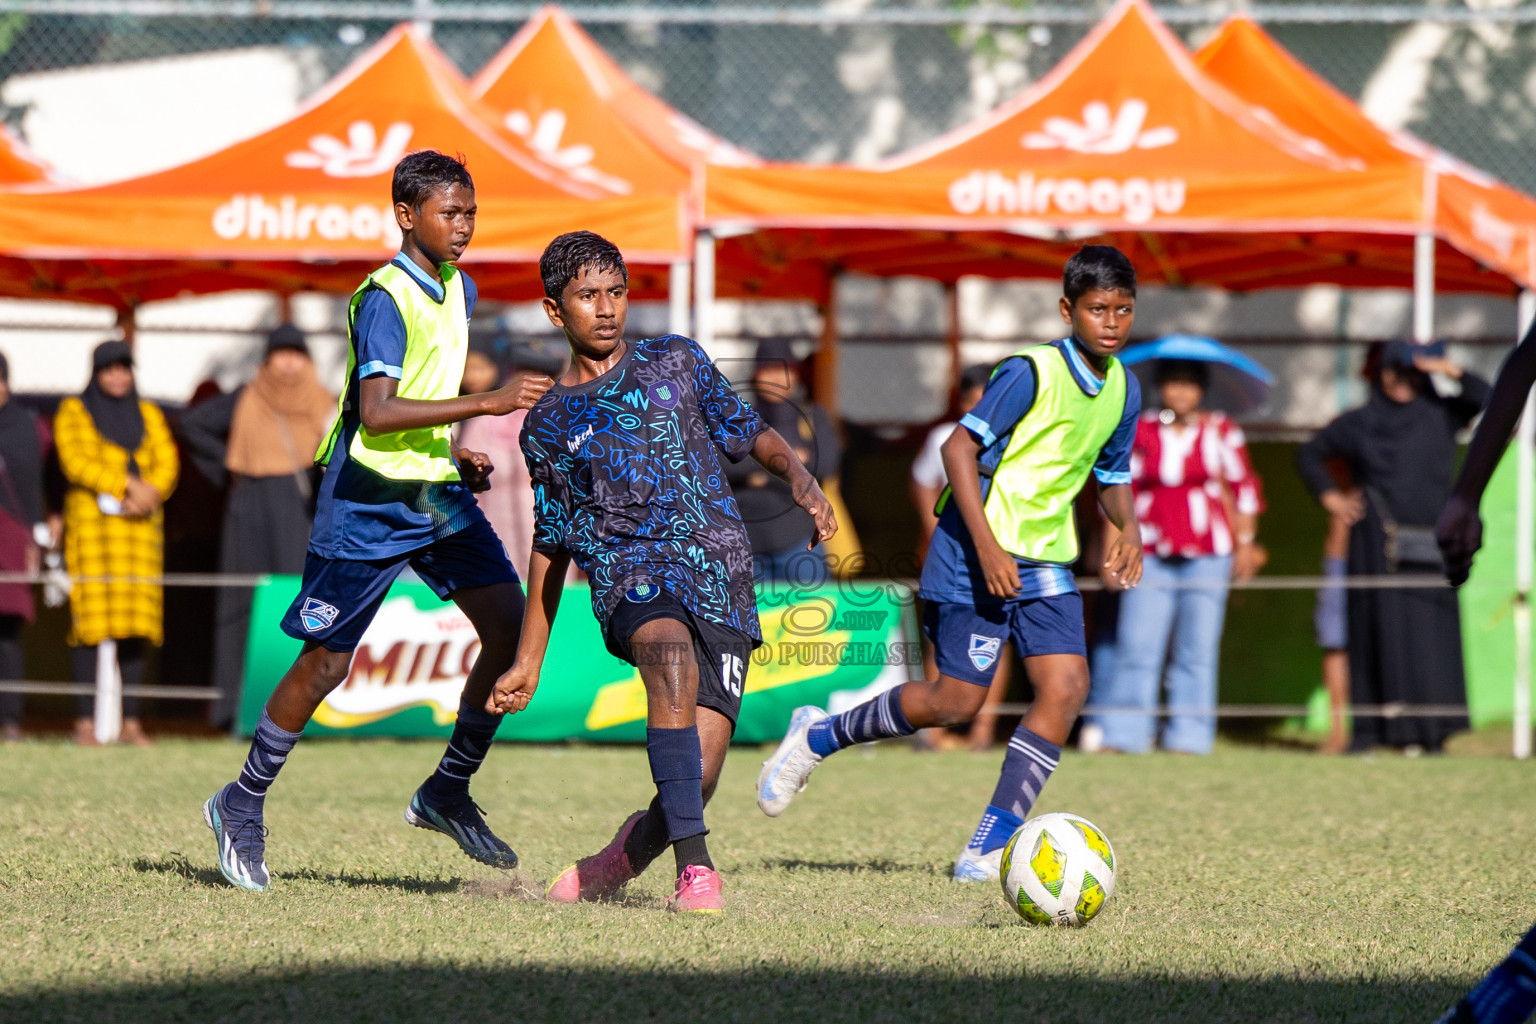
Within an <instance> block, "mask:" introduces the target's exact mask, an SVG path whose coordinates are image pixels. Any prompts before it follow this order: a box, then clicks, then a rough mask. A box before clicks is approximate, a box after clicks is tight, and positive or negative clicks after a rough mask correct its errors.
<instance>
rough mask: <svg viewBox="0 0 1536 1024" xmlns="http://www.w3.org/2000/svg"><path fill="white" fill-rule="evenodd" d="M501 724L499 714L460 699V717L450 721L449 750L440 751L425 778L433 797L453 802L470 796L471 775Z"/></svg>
mask: <svg viewBox="0 0 1536 1024" xmlns="http://www.w3.org/2000/svg"><path fill="white" fill-rule="evenodd" d="M500 725H501V716H500V715H493V714H491V713H490V712H489V711H487V710H485V709H484V708H482V707H477V706H475V705H473V704H471V703H470V702H469V701H467V700H460V701H459V717H458V719H457V720H456V721H455V722H454V724H453V736H452V737H451V738H450V739H449V740H448V749H447V750H445V751H444V752H443V759H442V760H441V761H440V762H439V763H438V765H437V771H435V772H433V773H432V775H431V777H430V778H428V779H427V788H428V789H429V790H431V792H432V795H433V796H435V797H437V798H438V799H440V800H446V801H453V802H457V801H461V800H466V799H468V798H469V780H470V777H471V776H472V775H474V774H475V772H477V771H479V770H480V765H481V763H482V762H484V761H485V755H486V754H488V753H489V752H490V749H491V741H492V740H494V739H495V738H496V730H497V728H499V727H500Z"/></svg>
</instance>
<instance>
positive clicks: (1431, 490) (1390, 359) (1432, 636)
mask: <svg viewBox="0 0 1536 1024" xmlns="http://www.w3.org/2000/svg"><path fill="white" fill-rule="evenodd" d="M1366 365H1367V374H1368V377H1369V379H1370V380H1371V381H1372V386H1371V396H1370V399H1369V400H1368V401H1367V402H1366V404H1365V405H1364V406H1363V407H1361V408H1359V409H1354V410H1352V411H1350V412H1347V413H1345V414H1344V415H1342V416H1340V417H1339V418H1338V419H1336V420H1334V421H1333V422H1332V423H1330V424H1328V426H1326V427H1324V428H1323V429H1322V430H1321V431H1320V432H1319V433H1318V434H1317V436H1316V437H1314V438H1313V439H1312V440H1311V441H1309V442H1307V443H1306V444H1305V445H1303V446H1302V448H1301V450H1300V451H1299V452H1298V453H1297V466H1298V468H1299V469H1300V471H1301V475H1302V478H1303V480H1305V481H1306V484H1307V487H1308V488H1309V489H1310V490H1311V491H1312V493H1313V494H1314V495H1315V496H1316V497H1317V499H1318V502H1319V503H1320V504H1321V505H1322V506H1323V508H1324V509H1326V510H1327V511H1328V512H1329V514H1330V515H1336V516H1341V517H1343V518H1344V519H1345V520H1346V521H1348V522H1349V523H1350V524H1351V527H1352V529H1351V530H1350V535H1349V574H1350V575H1351V576H1380V575H1383V574H1395V573H1400V572H1401V573H1434V572H1439V571H1440V560H1439V551H1438V549H1437V548H1436V546H1435V543H1434V536H1433V531H1432V529H1431V526H1432V524H1433V523H1434V522H1435V519H1436V517H1437V516H1439V514H1440V509H1441V507H1442V506H1443V505H1444V504H1445V501H1446V499H1447V498H1448V497H1450V493H1451V473H1452V471H1453V470H1454V468H1455V461H1456V432H1457V431H1459V430H1461V429H1462V428H1463V427H1465V426H1466V425H1467V424H1468V423H1470V422H1471V421H1472V419H1473V417H1475V416H1476V415H1477V414H1478V412H1479V410H1481V408H1482V406H1483V402H1484V401H1485V400H1486V399H1487V397H1488V391H1489V387H1488V383H1487V382H1486V381H1484V380H1483V379H1482V378H1480V377H1478V376H1476V375H1474V374H1472V373H1468V372H1466V371H1464V370H1463V369H1462V368H1461V367H1460V366H1458V365H1456V364H1455V363H1452V362H1451V361H1449V360H1447V359H1446V358H1444V356H1443V355H1440V354H1439V352H1438V351H1437V350H1436V349H1429V348H1417V347H1415V346H1412V345H1409V344H1408V343H1407V342H1402V341H1394V342H1388V343H1387V344H1386V345H1384V346H1380V347H1378V348H1377V349H1376V350H1375V351H1373V353H1372V354H1371V357H1370V358H1368V360H1367V364H1366ZM1431 373H1441V374H1444V375H1445V376H1447V377H1450V378H1452V379H1459V380H1460V381H1461V394H1460V395H1457V396H1454V397H1445V396H1442V395H1441V394H1439V392H1437V391H1436V390H1435V386H1434V384H1433V382H1431V381H1430V379H1429V376H1428V375H1429V374H1431ZM1330 459H1339V460H1340V461H1342V462H1343V463H1344V465H1345V466H1346V467H1347V468H1348V471H1349V476H1350V478H1351V479H1352V480H1353V481H1354V483H1355V486H1356V488H1357V489H1358V490H1357V492H1356V493H1354V494H1350V493H1348V492H1346V491H1343V490H1341V489H1340V488H1339V486H1338V485H1337V483H1336V482H1335V480H1334V478H1333V476H1332V474H1330V472H1329V468H1328V462H1329V460H1330ZM1389 539H1390V542H1389ZM1347 604H1348V609H1349V611H1348V616H1347V632H1348V636H1347V638H1346V639H1347V643H1348V650H1349V679H1350V696H1351V698H1352V700H1353V701H1354V702H1355V703H1356V704H1370V705H1380V704H1391V703H1398V702H1401V703H1404V704H1408V705H1424V704H1439V705H1455V706H1458V707H1460V706H1465V704H1466V701H1467V692H1466V675H1465V669H1464V666H1463V662H1462V651H1461V617H1460V614H1459V611H1458V607H1457V603H1456V594H1455V592H1454V591H1451V590H1394V589H1381V590H1360V589H1352V590H1350V591H1349V595H1348V602H1347ZM1466 727H1467V719H1466V716H1465V715H1462V714H1458V715H1446V716H1436V717H1416V716H1401V717H1391V718H1384V717H1381V716H1379V715H1361V714H1356V715H1355V716H1354V736H1353V738H1352V739H1351V741H1350V750H1352V751H1365V750H1370V749H1371V748H1372V747H1376V746H1380V745H1387V746H1393V747H1399V748H1402V749H1403V750H1404V751H1405V752H1406V753H1417V752H1419V751H1421V750H1423V751H1429V752H1438V751H1439V750H1440V749H1441V747H1442V746H1443V744H1444V743H1445V739H1446V737H1447V736H1449V735H1451V734H1452V733H1454V732H1457V731H1459V730H1461V729H1465V728H1466Z"/></svg>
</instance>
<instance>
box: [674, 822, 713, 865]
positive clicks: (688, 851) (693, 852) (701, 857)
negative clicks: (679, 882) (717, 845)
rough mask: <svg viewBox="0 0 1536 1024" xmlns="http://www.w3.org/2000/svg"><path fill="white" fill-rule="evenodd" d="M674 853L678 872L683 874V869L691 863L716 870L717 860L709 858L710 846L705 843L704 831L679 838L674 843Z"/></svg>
mask: <svg viewBox="0 0 1536 1024" xmlns="http://www.w3.org/2000/svg"><path fill="white" fill-rule="evenodd" d="M672 854H673V856H675V857H676V858H677V873H678V874H679V875H681V874H682V873H683V869H684V868H686V867H688V866H689V865H690V864H694V865H697V866H699V867H701V868H709V870H711V871H713V870H715V862H714V861H712V860H710V859H709V848H708V847H707V846H705V844H704V833H703V832H700V833H699V834H698V835H696V836H689V837H688V838H687V839H679V840H678V841H677V842H675V843H673V844H672Z"/></svg>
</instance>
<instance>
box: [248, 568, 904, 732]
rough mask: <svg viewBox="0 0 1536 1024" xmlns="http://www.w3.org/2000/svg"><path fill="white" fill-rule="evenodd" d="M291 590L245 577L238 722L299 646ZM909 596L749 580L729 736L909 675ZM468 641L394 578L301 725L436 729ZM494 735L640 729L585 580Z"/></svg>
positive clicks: (640, 714)
mask: <svg viewBox="0 0 1536 1024" xmlns="http://www.w3.org/2000/svg"><path fill="white" fill-rule="evenodd" d="M298 590H299V577H297V576H274V577H273V578H272V579H271V580H270V581H268V582H267V583H265V584H264V585H262V586H261V587H259V588H257V590H256V600H255V602H254V605H253V607H252V610H251V633H250V641H249V644H248V646H247V648H246V656H245V690H244V696H243V698H242V700H241V709H240V729H241V732H242V733H244V734H245V735H247V736H248V735H250V734H251V732H252V730H254V729H255V727H256V721H257V719H258V718H260V716H261V709H262V706H263V705H264V704H265V703H266V701H267V698H268V697H269V696H270V695H271V693H272V690H273V688H274V687H275V686H276V685H277V681H278V679H280V678H281V677H282V675H283V673H284V672H285V671H287V669H288V666H289V665H291V664H292V663H293V659H294V658H295V657H296V656H297V655H298V653H299V647H300V644H299V641H297V640H295V639H293V638H292V637H290V636H288V635H287V634H285V633H284V632H283V631H282V630H280V629H279V628H278V622H279V621H281V619H282V617H283V613H284V612H285V611H286V610H287V608H288V605H289V604H290V603H291V602H292V601H293V598H294V595H295V594H297V593H298ZM911 608H912V595H911V591H910V590H909V589H908V588H906V587H904V586H902V585H900V584H896V583H890V582H880V581H873V580H858V581H851V582H847V583H843V584H841V585H839V586H835V587H826V588H821V589H814V590H806V589H795V590H793V591H788V590H784V591H779V590H774V589H771V588H759V590H758V611H759V617H760V619H761V621H762V628H763V640H764V643H763V646H762V647H760V648H758V650H757V651H756V653H755V654H754V656H753V661H752V666H751V668H750V670H749V671H748V673H747V686H746V693H745V696H744V697H743V700H742V708H741V718H740V720H739V721H738V722H737V726H736V739H737V740H739V741H741V742H744V743H762V742H767V741H771V740H777V739H779V738H780V737H781V736H783V735H784V730H785V728H786V727H787V726H788V724H789V716H790V713H791V712H793V711H794V709H795V708H797V707H799V706H801V705H803V704H815V705H818V706H820V707H824V708H827V709H828V710H830V711H833V712H836V711H841V710H842V709H844V708H846V707H852V706H853V705H854V704H857V703H859V702H861V701H864V700H866V699H868V698H869V697H871V696H873V695H875V694H877V693H880V692H882V691H884V690H887V689H889V688H890V687H892V686H895V685H897V684H898V683H903V682H906V681H907V680H908V679H910V678H920V677H921V676H922V674H923V668H922V652H921V649H920V646H919V644H918V642H917V636H916V633H915V631H914V630H913V628H912V625H911V621H910V620H911V615H910V612H911ZM479 648H480V645H479V641H478V640H477V639H476V637H475V631H474V627H472V626H471V625H470V624H469V620H468V619H466V618H465V617H464V616H463V615H462V614H461V613H460V612H459V610H458V608H457V607H456V606H454V605H453V604H452V603H451V602H443V601H439V600H438V598H437V596H436V595H435V594H433V593H432V591H431V590H430V589H428V588H427V587H426V586H425V585H423V584H421V583H407V582H400V583H396V584H395V585H394V587H392V588H391V589H390V592H389V596H388V597H387V598H386V599H385V601H384V604H383V605H382V606H381V607H380V608H379V613H378V615H377V616H376V617H375V618H374V620H373V624H372V625H371V626H369V627H368V632H367V633H366V634H364V636H363V640H362V643H361V644H360V645H359V646H358V648H357V653H356V655H355V656H354V657H353V659H352V669H351V672H350V674H349V675H348V677H347V680H346V682H344V683H343V684H342V685H341V686H340V687H338V688H337V690H336V691H335V692H334V693H332V694H331V696H330V697H329V698H327V699H326V701H325V703H324V704H322V705H321V706H320V710H319V711H317V712H316V713H315V717H314V719H313V720H312V721H311V722H310V725H309V728H308V729H306V730H305V731H306V732H307V733H308V734H310V735H333V736H334V735H344V736H447V735H448V734H449V733H450V732H451V731H452V729H453V721H454V716H455V714H456V712H457V710H458V706H459V693H460V691H462V690H463V688H464V679H465V676H467V675H468V673H469V669H470V666H471V665H473V664H474V660H475V655H476V654H477V653H478V651H479ZM498 736H499V738H501V739H511V740H526V741H529V742H540V743H547V742H557V741H560V740H572V739H579V740H593V741H599V742H601V741H609V742H636V741H644V740H645V689H644V687H643V686H642V685H641V683H640V674H639V673H638V672H637V671H636V670H635V669H634V667H633V666H630V665H628V664H626V663H624V662H622V661H620V660H619V659H617V658H615V657H614V656H613V655H611V654H609V653H608V650H607V648H606V647H605V646H604V644H603V638H602V634H601V632H600V631H599V630H598V628H597V621H596V619H594V618H593V617H592V599H591V592H590V591H589V590H588V589H587V587H586V586H584V585H578V586H570V587H567V588H566V590H565V594H564V596H563V598H562V599H561V602H560V614H559V617H558V618H557V619H556V620H555V628H554V633H553V635H552V636H551V638H550V644H549V655H548V657H547V658H546V659H545V662H544V675H543V678H542V679H541V680H540V683H539V690H538V693H537V694H535V696H534V698H533V702H532V703H531V704H530V705H529V706H528V709H527V710H526V711H523V712H521V713H519V714H516V715H510V716H508V717H507V718H506V720H505V721H504V722H503V724H502V727H501V731H500V733H499V734H498Z"/></svg>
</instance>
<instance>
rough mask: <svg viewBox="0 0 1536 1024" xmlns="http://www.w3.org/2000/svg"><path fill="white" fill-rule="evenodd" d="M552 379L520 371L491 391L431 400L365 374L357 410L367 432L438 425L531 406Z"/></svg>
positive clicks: (504, 413)
mask: <svg viewBox="0 0 1536 1024" xmlns="http://www.w3.org/2000/svg"><path fill="white" fill-rule="evenodd" d="M554 383H555V382H554V381H552V380H550V379H549V378H548V377H544V376H539V375H523V376H519V377H516V378H514V379H513V380H512V382H511V383H510V384H508V385H507V386H506V387H501V388H497V389H496V390H495V391H485V392H482V393H480V394H478V395H460V396H459V397H457V398H443V399H438V400H436V401H432V400H427V399H420V398H401V397H400V395H399V394H398V391H399V382H398V381H396V380H395V379H394V378H393V377H384V376H379V377H369V378H368V379H366V380H364V381H363V384H362V388H361V389H360V391H361V398H360V400H359V403H358V414H359V416H360V417H361V418H362V421H363V429H365V430H367V431H368V432H369V433H371V434H393V433H396V432H397V431H401V430H420V429H421V428H423V427H442V426H447V425H448V424H450V423H458V422H460V421H461V420H468V419H473V418H475V417H476V416H504V415H506V414H507V413H509V412H512V411H513V410H515V409H532V408H533V407H534V405H535V404H536V403H537V402H538V400H539V399H540V398H542V397H543V396H544V392H546V391H548V390H549V389H550V387H551V386H553V385H554Z"/></svg>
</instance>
